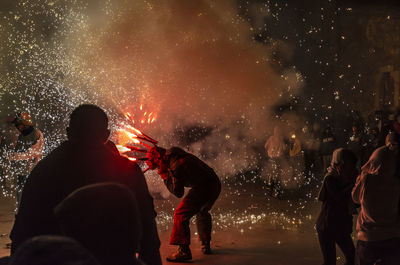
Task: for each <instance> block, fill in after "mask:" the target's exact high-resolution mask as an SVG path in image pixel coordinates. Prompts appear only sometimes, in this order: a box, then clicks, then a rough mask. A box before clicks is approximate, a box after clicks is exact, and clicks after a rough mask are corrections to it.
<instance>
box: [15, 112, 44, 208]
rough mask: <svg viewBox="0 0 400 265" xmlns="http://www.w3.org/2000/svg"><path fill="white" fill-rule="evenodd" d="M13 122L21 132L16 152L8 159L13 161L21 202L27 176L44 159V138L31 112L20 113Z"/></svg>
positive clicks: (17, 190) (18, 195)
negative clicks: (35, 124) (35, 125)
mask: <svg viewBox="0 0 400 265" xmlns="http://www.w3.org/2000/svg"><path fill="white" fill-rule="evenodd" d="M12 123H13V124H14V125H15V127H16V128H17V129H18V131H19V132H20V135H19V136H18V140H17V142H16V144H15V152H14V153H11V154H9V156H8V159H9V160H10V161H13V163H12V165H11V166H12V169H13V170H14V171H15V172H14V173H15V175H16V197H17V201H18V204H19V202H20V201H21V192H22V189H23V187H24V184H25V181H26V178H27V177H28V175H29V173H30V172H31V171H32V169H33V167H34V166H35V165H36V164H37V163H38V162H39V160H40V159H42V156H43V147H44V139H43V134H42V132H41V131H39V130H38V129H36V128H35V127H34V126H33V122H32V119H31V116H30V115H29V113H27V112H22V113H18V114H17V116H16V117H15V119H14V120H13V121H12Z"/></svg>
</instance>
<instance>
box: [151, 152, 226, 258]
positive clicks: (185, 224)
mask: <svg viewBox="0 0 400 265" xmlns="http://www.w3.org/2000/svg"><path fill="white" fill-rule="evenodd" d="M147 158H148V160H147V161H146V162H147V165H148V166H149V168H150V169H158V174H159V175H160V176H161V178H162V179H163V180H164V183H165V185H166V186H167V188H168V190H169V191H170V192H171V193H172V194H174V195H175V196H176V197H178V198H181V197H182V196H183V194H184V188H185V187H190V188H191V189H190V191H189V193H188V194H187V195H186V196H185V197H184V198H183V199H182V201H181V203H180V204H179V206H178V208H176V210H175V212H174V224H173V227H172V233H171V238H170V242H169V243H170V244H171V245H178V246H179V248H178V251H177V252H176V253H174V254H172V255H170V256H168V257H167V260H168V261H171V262H183V261H188V260H191V259H192V254H191V251H190V248H189V245H190V228H189V223H190V219H191V218H192V217H193V216H194V215H196V223H197V231H198V234H199V239H200V241H201V245H202V252H203V253H204V254H210V253H211V248H210V241H211V231H212V220H211V214H210V213H209V211H210V210H211V207H212V206H213V205H214V203H215V201H216V200H217V198H218V196H219V194H220V192H221V182H220V180H219V178H218V176H217V175H216V174H215V172H214V170H213V169H212V168H211V167H209V166H208V165H207V164H206V163H204V162H203V161H201V160H200V159H199V158H197V157H196V156H194V155H192V154H190V153H187V152H185V151H184V150H182V149H181V148H179V147H172V148H170V149H168V150H166V149H164V148H161V147H153V148H152V149H150V150H149V152H148V153H147Z"/></svg>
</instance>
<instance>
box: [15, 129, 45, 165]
mask: <svg viewBox="0 0 400 265" xmlns="http://www.w3.org/2000/svg"><path fill="white" fill-rule="evenodd" d="M38 134H39V139H38V140H37V142H36V143H35V144H34V145H33V146H32V147H31V148H29V149H28V150H27V151H25V152H15V153H14V154H13V155H11V156H10V160H16V161H19V160H29V159H37V160H39V159H40V158H41V157H42V153H43V146H44V140H43V135H42V133H41V132H38Z"/></svg>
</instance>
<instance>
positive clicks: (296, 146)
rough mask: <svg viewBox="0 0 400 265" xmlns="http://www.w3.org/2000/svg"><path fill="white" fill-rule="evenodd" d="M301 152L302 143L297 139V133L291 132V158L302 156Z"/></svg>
mask: <svg viewBox="0 0 400 265" xmlns="http://www.w3.org/2000/svg"><path fill="white" fill-rule="evenodd" d="M300 152H301V143H300V140H299V139H298V138H297V137H296V133H295V132H290V138H289V156H290V157H296V156H298V155H300Z"/></svg>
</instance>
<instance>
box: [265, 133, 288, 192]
mask: <svg viewBox="0 0 400 265" xmlns="http://www.w3.org/2000/svg"><path fill="white" fill-rule="evenodd" d="M264 147H265V149H266V150H267V155H268V159H269V160H270V162H271V164H272V172H270V174H269V178H268V185H269V186H270V193H271V195H275V196H280V195H281V193H282V183H281V175H282V170H283V169H282V168H283V164H286V159H285V152H286V144H285V142H284V139H283V135H282V132H281V130H280V128H279V127H278V126H275V128H274V134H273V135H272V136H270V137H269V138H268V140H267V142H266V143H265V145H264Z"/></svg>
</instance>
